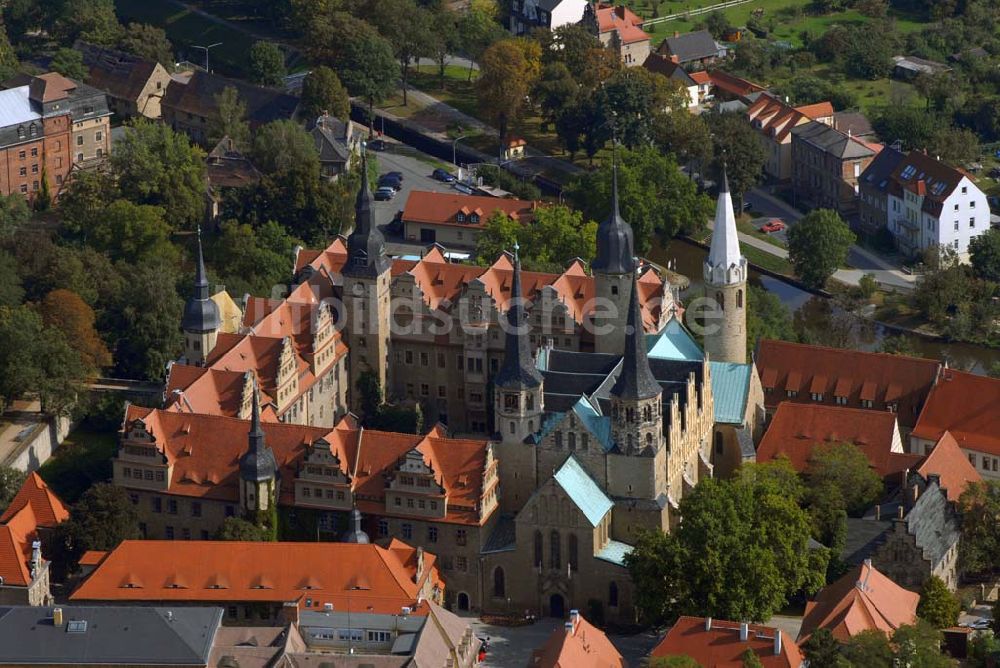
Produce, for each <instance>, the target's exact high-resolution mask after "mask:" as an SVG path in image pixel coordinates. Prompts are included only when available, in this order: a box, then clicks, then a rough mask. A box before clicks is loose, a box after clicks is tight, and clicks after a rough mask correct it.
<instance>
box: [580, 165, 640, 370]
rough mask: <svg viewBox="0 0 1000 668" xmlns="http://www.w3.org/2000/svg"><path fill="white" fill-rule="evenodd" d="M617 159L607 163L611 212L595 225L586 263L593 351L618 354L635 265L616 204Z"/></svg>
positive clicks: (631, 242)
mask: <svg viewBox="0 0 1000 668" xmlns="http://www.w3.org/2000/svg"><path fill="white" fill-rule="evenodd" d="M617 160H618V158H617V152H615V156H614V157H613V161H614V162H613V163H612V166H611V213H610V214H609V215H608V217H607V218H606V219H605V220H604V222H602V223H601V224H600V225H599V226H598V228H597V256H596V257H595V258H594V261H593V262H591V263H590V268H591V270H592V271H593V273H594V288H595V293H596V294H595V296H596V297H597V305H596V310H595V313H594V318H593V323H594V326H595V332H594V350H595V351H596V352H599V353H611V354H617V353H620V352H621V350H622V346H623V345H624V344H625V328H624V326H623V325H624V321H625V316H626V312H625V308H626V306H627V304H628V299H629V293H630V292H631V290H632V273H633V271H634V270H635V266H636V262H635V243H634V239H633V237H632V226H631V225H629V224H628V223H626V222H625V219H624V218H622V215H621V211H620V210H619V205H618V162H617Z"/></svg>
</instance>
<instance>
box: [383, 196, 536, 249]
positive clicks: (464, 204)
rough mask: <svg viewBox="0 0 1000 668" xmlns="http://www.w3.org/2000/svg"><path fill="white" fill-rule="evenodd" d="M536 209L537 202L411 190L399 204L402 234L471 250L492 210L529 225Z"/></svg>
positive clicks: (409, 238) (424, 242) (420, 241)
mask: <svg viewBox="0 0 1000 668" xmlns="http://www.w3.org/2000/svg"><path fill="white" fill-rule="evenodd" d="M537 208H538V202H532V201H528V200H521V199H502V198H499V197H487V196H481V195H462V194H459V193H438V192H430V191H426V190H414V191H412V192H410V195H409V197H407V198H406V206H404V207H403V214H402V217H401V220H402V223H403V235H404V236H405V237H406V239H407V240H408V241H414V242H419V243H422V244H433V243H438V244H441V245H442V246H445V247H446V248H459V249H469V250H475V248H476V244H477V243H478V241H479V236H480V235H481V234H482V233H483V230H484V229H486V222H487V221H488V220H489V219H490V217H491V216H492V215H493V214H494V213H495V212H497V211H502V212H503V213H505V214H507V215H508V216H510V217H511V218H512V219H514V220H516V221H518V222H519V223H522V224H524V225H530V224H531V222H532V220H534V216H535V210H536V209H537Z"/></svg>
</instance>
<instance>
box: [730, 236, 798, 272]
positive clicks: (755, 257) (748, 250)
mask: <svg viewBox="0 0 1000 668" xmlns="http://www.w3.org/2000/svg"><path fill="white" fill-rule="evenodd" d="M740 250H741V251H742V252H743V257H745V258H746V259H747V262H749V263H750V264H752V265H755V266H757V267H762V268H764V269H767V270H768V271H773V272H776V273H779V274H786V275H788V276H791V275H792V273H793V272H792V265H791V264H789V262H788V260H785V259H784V258H780V257H778V256H777V255H771V254H770V253H768V252H767V251H763V250H761V249H759V248H754V247H753V246H751V245H749V244H745V243H740Z"/></svg>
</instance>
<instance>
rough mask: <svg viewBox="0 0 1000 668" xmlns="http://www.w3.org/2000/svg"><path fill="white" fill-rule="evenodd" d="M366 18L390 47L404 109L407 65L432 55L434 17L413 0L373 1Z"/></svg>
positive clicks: (370, 3)
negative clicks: (401, 89) (401, 92)
mask: <svg viewBox="0 0 1000 668" xmlns="http://www.w3.org/2000/svg"><path fill="white" fill-rule="evenodd" d="M365 10H366V14H367V18H368V20H369V21H371V23H372V25H374V26H375V27H376V28H378V31H379V32H380V33H381V34H382V36H383V37H385V38H386V39H387V40H389V43H390V44H392V50H393V52H394V53H395V55H396V59H397V60H398V61H399V71H400V72H401V73H402V78H401V81H400V83H401V84H402V88H403V106H406V105H407V103H408V99H407V88H408V86H409V80H410V64H411V63H412V62H413V60H414V59H416V58H420V57H421V56H426V55H430V54H432V53H433V41H434V32H433V31H434V17H433V16H432V15H431V13H430V11H429V10H427V9H425V8H424V7H421V6H420V5H418V4H417V3H416V1H415V0H375V1H374V2H369V3H367V4H366V5H365Z"/></svg>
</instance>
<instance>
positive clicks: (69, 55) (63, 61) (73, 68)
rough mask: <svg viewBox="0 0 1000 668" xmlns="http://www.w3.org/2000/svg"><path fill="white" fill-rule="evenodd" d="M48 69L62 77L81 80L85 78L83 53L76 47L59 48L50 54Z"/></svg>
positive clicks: (85, 68)
mask: <svg viewBox="0 0 1000 668" xmlns="http://www.w3.org/2000/svg"><path fill="white" fill-rule="evenodd" d="M49 69H50V70H52V71H53V72H58V73H59V74H61V75H63V76H64V77H69V78H70V79H76V80H77V81H83V80H84V79H86V78H87V66H86V65H84V64H83V54H82V53H80V52H79V51H77V50H76V49H65V48H64V49H59V50H58V51H56V53H55V55H54V56H52V62H50V63H49Z"/></svg>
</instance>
